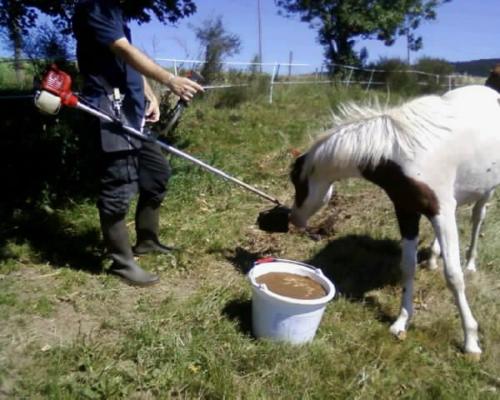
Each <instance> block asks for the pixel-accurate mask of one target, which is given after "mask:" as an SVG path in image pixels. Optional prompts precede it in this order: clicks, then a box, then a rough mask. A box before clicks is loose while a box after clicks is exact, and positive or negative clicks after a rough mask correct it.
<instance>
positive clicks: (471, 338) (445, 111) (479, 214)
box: [290, 85, 500, 359]
mask: <svg viewBox="0 0 500 400" xmlns="http://www.w3.org/2000/svg"><path fill="white" fill-rule="evenodd" d="M335 123H336V124H335V127H334V128H332V129H330V130H328V131H327V132H326V134H325V135H324V136H323V137H321V138H320V139H318V140H317V141H316V142H315V143H314V144H313V145H312V146H311V147H310V148H309V150H307V151H306V152H305V153H303V154H302V155H300V156H299V157H298V158H297V159H296V160H295V162H294V163H293V165H292V168H291V171H290V179H291V181H292V183H293V185H294V189H295V196H294V204H293V207H292V210H291V214H290V221H291V222H292V224H294V225H296V226H298V227H306V226H307V221H308V219H309V218H310V217H311V216H312V215H313V214H314V213H315V212H317V211H318V210H319V209H320V208H321V207H323V206H324V205H325V204H327V203H328V201H329V199H330V197H331V195H332V193H333V183H334V182H335V181H338V180H341V179H345V178H350V177H358V178H364V179H366V180H368V181H370V182H372V183H374V184H375V185H377V186H379V187H380V188H382V189H383V190H384V191H385V192H386V194H387V195H388V197H389V199H390V200H391V201H392V203H393V206H394V210H395V213H396V217H397V221H398V226H399V231H400V234H401V237H402V241H401V246H402V258H401V270H402V286H403V292H402V299H401V308H400V312H399V315H398V317H397V319H396V320H395V322H394V323H393V324H392V325H391V326H390V332H391V333H392V334H394V335H396V336H397V337H399V338H401V339H403V338H404V337H405V336H406V330H407V327H408V324H409V322H410V319H411V317H412V314H413V300H412V298H413V280H414V276H415V270H416V265H417V243H418V234H419V221H420V219H421V217H422V215H423V216H425V217H426V218H428V219H429V221H430V222H431V224H432V227H433V230H434V233H435V235H436V238H437V242H436V244H435V245H434V247H436V246H437V243H439V247H440V251H441V255H442V258H443V264H444V275H445V277H446V281H447V285H448V287H449V288H450V290H451V291H452V293H453V296H454V299H455V303H456V305H457V307H458V310H459V313H460V317H461V321H462V328H463V332H464V346H463V350H464V351H465V353H466V354H468V355H469V356H470V357H471V358H474V359H478V358H480V354H481V348H480V345H479V337H478V323H477V322H476V320H475V319H474V316H473V314H472V311H471V308H470V306H469V303H468V301H467V297H466V294H465V283H464V276H463V272H462V269H461V265H460V249H459V235H458V230H457V223H456V219H455V218H456V215H455V214H456V208H457V207H458V206H459V205H462V204H467V203H475V206H474V208H473V213H472V214H473V221H474V228H473V234H472V242H471V250H469V253H468V261H467V265H469V269H475V261H474V259H475V256H476V244H477V236H478V232H479V227H480V222H481V221H482V219H483V218H484V213H485V208H484V206H485V204H486V202H487V201H488V200H489V199H490V197H491V195H492V193H493V191H494V189H495V187H496V186H498V185H499V184H500V94H499V93H498V92H496V91H495V90H493V89H491V88H489V87H486V86H480V85H471V86H466V87H462V88H458V89H454V90H451V91H449V92H447V93H445V94H443V95H442V96H437V95H428V96H423V97H419V98H416V99H414V100H410V101H408V102H406V103H404V104H402V105H400V106H395V107H387V106H385V107H381V106H378V107H373V106H363V105H356V104H348V105H345V106H343V107H341V113H340V116H336V117H335ZM435 250H436V249H435ZM472 266H474V267H472Z"/></svg>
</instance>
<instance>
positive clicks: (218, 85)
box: [0, 57, 485, 103]
mask: <svg viewBox="0 0 500 400" xmlns="http://www.w3.org/2000/svg"><path fill="white" fill-rule="evenodd" d="M155 61H156V62H157V63H159V64H160V65H162V66H163V67H165V68H167V69H169V70H171V71H172V72H173V73H174V74H176V75H179V74H182V73H184V72H185V71H188V70H198V71H200V70H203V68H204V66H205V65H206V61H204V60H195V59H177V58H161V57H158V58H155ZM21 62H22V63H23V64H24V65H26V64H29V62H30V61H29V60H22V61H21ZM0 64H10V65H11V66H13V65H14V64H15V60H13V59H2V60H0ZM216 69H217V70H218V72H219V73H218V74H217V75H216V76H215V79H213V80H210V82H209V84H207V86H205V88H206V89H210V90H214V89H228V88H236V87H243V88H244V87H248V86H250V83H249V81H250V80H251V78H252V77H255V76H258V77H259V78H260V79H261V81H262V80H264V82H265V84H266V85H267V91H268V101H269V103H272V102H273V95H274V91H275V89H276V88H278V87H280V86H291V85H325V84H337V85H343V86H345V87H349V86H353V85H357V86H359V87H362V88H363V89H364V90H366V91H369V90H371V89H374V88H382V87H384V86H385V87H387V88H388V89H393V87H396V86H398V85H399V86H401V85H404V84H407V83H408V82H411V83H412V84H414V85H418V86H422V87H423V86H425V87H427V88H430V89H429V90H428V91H439V90H443V89H448V90H449V89H453V88H456V87H460V86H465V85H469V84H483V83H484V79H485V78H483V77H475V76H470V75H467V74H433V73H428V72H424V71H418V70H413V69H404V70H403V69H392V70H384V69H377V68H363V67H355V66H349V65H342V64H328V65H327V64H321V65H314V64H307V63H291V62H288V63H286V62H272V63H258V62H239V61H224V62H221V63H219V64H218V65H217V68H216ZM0 83H1V76H0ZM7 97H8V98H9V99H11V98H14V97H15V96H3V97H0V99H7Z"/></svg>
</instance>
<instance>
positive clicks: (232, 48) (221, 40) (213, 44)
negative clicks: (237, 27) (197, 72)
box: [194, 16, 241, 82]
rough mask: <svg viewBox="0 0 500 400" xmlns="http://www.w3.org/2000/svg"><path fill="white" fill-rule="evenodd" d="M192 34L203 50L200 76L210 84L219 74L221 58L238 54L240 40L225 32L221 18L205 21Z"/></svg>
mask: <svg viewBox="0 0 500 400" xmlns="http://www.w3.org/2000/svg"><path fill="white" fill-rule="evenodd" d="M194 32H195V34H196V38H197V39H198V40H199V41H200V44H201V46H202V47H203V49H204V50H203V51H204V58H205V63H204V64H203V68H202V70H201V74H202V75H203V77H204V78H205V79H206V81H207V82H211V81H212V80H213V79H214V78H215V77H216V76H217V75H218V74H219V73H220V72H221V70H222V64H221V62H222V60H223V58H224V57H228V56H232V55H234V54H238V53H239V51H240V46H241V42H240V39H239V37H238V36H237V35H234V34H231V33H228V32H227V31H226V28H224V25H223V24H222V17H221V16H218V17H216V18H213V19H208V20H206V21H205V22H203V24H202V25H201V26H199V27H197V28H194Z"/></svg>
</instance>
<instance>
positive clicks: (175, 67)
mask: <svg viewBox="0 0 500 400" xmlns="http://www.w3.org/2000/svg"><path fill="white" fill-rule="evenodd" d="M174 75H175V76H177V75H178V74H177V60H174Z"/></svg>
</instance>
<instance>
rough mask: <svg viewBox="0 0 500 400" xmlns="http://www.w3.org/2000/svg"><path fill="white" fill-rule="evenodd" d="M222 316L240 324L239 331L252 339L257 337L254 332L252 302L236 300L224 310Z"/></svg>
mask: <svg viewBox="0 0 500 400" xmlns="http://www.w3.org/2000/svg"><path fill="white" fill-rule="evenodd" d="M222 314H223V315H224V316H225V317H226V318H228V319H230V320H231V321H235V322H236V323H237V324H238V328H239V330H240V331H241V332H242V333H243V334H244V335H245V336H248V337H250V338H252V339H255V336H254V334H253V332H252V302H251V300H245V299H236V300H232V301H230V302H229V303H227V304H226V306H225V307H224V309H223V310H222Z"/></svg>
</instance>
